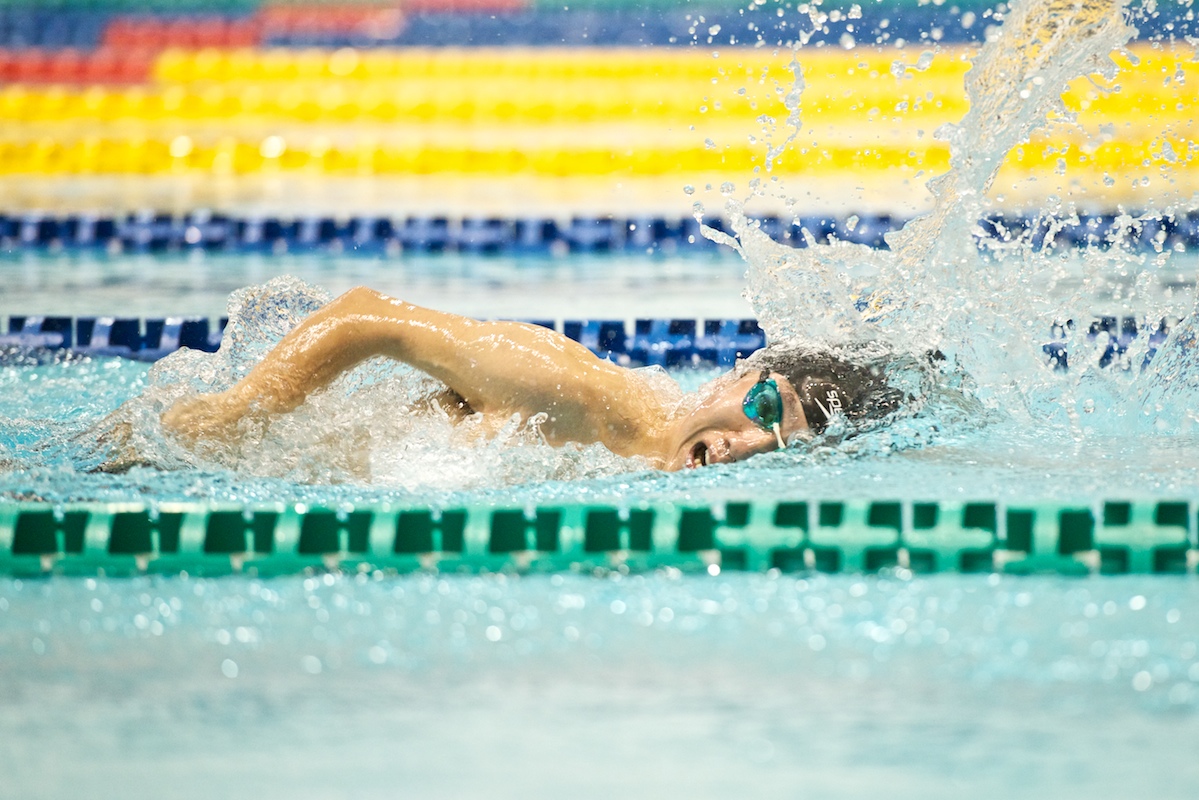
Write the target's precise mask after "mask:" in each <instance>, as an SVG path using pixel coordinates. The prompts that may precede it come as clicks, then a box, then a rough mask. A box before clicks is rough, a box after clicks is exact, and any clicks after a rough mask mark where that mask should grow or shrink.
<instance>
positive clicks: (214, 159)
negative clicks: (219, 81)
mask: <svg viewBox="0 0 1199 800" xmlns="http://www.w3.org/2000/svg"><path fill="white" fill-rule="evenodd" d="M542 135H543V140H542V141H539V142H536V143H534V144H532V145H530V146H528V147H526V148H521V147H519V146H516V145H514V144H511V143H509V144H504V143H500V144H498V145H496V144H492V145H491V146H487V145H486V144H484V143H480V144H478V145H476V144H473V143H458V142H453V141H450V142H446V141H444V140H438V139H433V138H431V137H425V136H420V137H416V138H409V140H408V141H405V142H402V143H394V144H393V143H379V142H377V141H376V140H374V139H373V137H372V138H370V139H366V138H363V139H360V140H359V141H356V142H353V143H350V144H347V145H337V144H333V143H332V142H331V141H330V139H329V138H328V137H325V136H314V137H307V138H305V139H301V140H299V141H297V140H291V141H290V142H289V141H286V140H283V139H282V137H279V136H269V137H266V138H262V139H260V138H257V137H254V138H249V139H248V140H247V139H240V138H237V137H235V136H230V135H228V134H221V135H219V136H217V137H213V138H214V139H215V141H211V140H210V141H209V142H197V141H195V140H193V139H192V138H191V137H187V136H176V137H173V138H171V139H159V138H147V137H146V136H144V135H134V136H131V137H129V138H127V139H113V138H108V137H104V138H100V137H98V136H90V137H87V138H82V139H80V138H70V139H67V138H61V139H54V138H49V137H42V138H37V139H32V140H31V139H29V138H28V137H27V136H20V137H19V138H9V137H3V136H0V176H4V175H93V174H128V175H185V174H191V175H210V176H229V175H248V174H262V173H307V174H323V175H337V176H372V175H374V176H396V177H399V176H405V175H409V176H425V175H434V174H451V175H462V176H476V175H478V176H496V177H499V176H512V175H528V176H539V177H557V176H572V175H573V176H605V175H629V176H660V175H680V174H696V173H705V172H707V173H710V172H725V173H730V174H750V173H752V172H753V171H754V169H755V168H758V169H760V168H762V167H763V165H764V164H765V153H764V152H762V148H760V147H755V146H753V145H752V144H750V143H738V144H729V145H724V146H721V147H719V148H708V147H703V146H696V145H694V144H692V143H690V142H688V141H686V140H682V141H675V142H670V143H659V142H655V143H652V144H648V145H645V146H641V147H638V148H636V149H632V148H628V147H623V146H620V145H615V144H609V143H598V144H596V145H592V146H588V145H573V146H572V145H571V144H570V143H569V140H570V138H571V136H570V133H569V132H563V134H562V135H560V136H559V135H555V134H554V132H549V134H548V135H545V134H544V132H543V134H542ZM1053 144H1056V142H1052V141H1049V140H1044V139H1042V140H1040V141H1038V142H1035V143H1034V144H1033V145H1032V146H1028V147H1024V148H1021V149H1019V150H1017V151H1016V152H1014V153H1013V154H1012V155H1011V156H1009V158H1008V160H1007V162H1006V169H1007V171H1006V172H1005V173H1004V175H1005V176H1006V177H1009V178H1013V179H1015V178H1017V177H1019V176H1021V175H1037V174H1043V173H1044V172H1045V171H1047V170H1048V171H1053V170H1055V169H1063V168H1067V167H1068V168H1070V169H1071V170H1072V174H1075V175H1077V174H1079V173H1080V171H1083V172H1090V173H1091V174H1095V173H1103V174H1106V173H1116V174H1120V173H1124V172H1131V171H1134V170H1140V169H1141V168H1142V166H1143V165H1145V164H1147V163H1148V164H1153V163H1157V164H1159V165H1163V164H1165V163H1166V159H1165V158H1164V157H1163V156H1161V154H1160V153H1158V152H1155V151H1154V150H1153V149H1152V147H1153V145H1154V144H1156V145H1158V146H1160V142H1156V143H1145V144H1142V145H1138V144H1133V143H1125V142H1112V143H1107V144H1103V145H1100V146H1099V147H1097V148H1096V149H1094V150H1093V151H1090V152H1085V151H1082V150H1080V149H1077V148H1074V149H1072V150H1070V151H1069V152H1066V153H1061V152H1059V151H1058V150H1057V148H1056V147H1054V146H1052V145H1053ZM1181 146H1182V145H1180V147H1181ZM1184 153H1185V151H1184ZM1192 158H1193V156H1190V155H1184V157H1183V160H1182V163H1183V164H1187V163H1189V162H1190V161H1191V160H1192ZM1177 162H1178V159H1177V158H1176V159H1173V163H1177ZM948 165H949V150H948V147H947V146H946V145H944V144H940V143H938V144H933V145H931V146H928V147H925V148H922V149H920V150H916V149H913V148H912V147H911V146H906V145H899V146H877V145H875V146H870V147H859V146H856V145H853V144H848V145H842V146H829V147H819V148H815V149H812V150H808V149H806V148H801V147H798V146H791V147H788V148H787V149H786V150H785V151H784V152H783V153H782V155H780V156H779V157H778V158H777V159H776V160H775V161H774V166H773V172H774V174H776V175H799V176H804V175H830V174H836V173H838V172H841V171H845V170H852V171H854V172H855V173H858V174H861V173H867V172H870V173H878V172H884V173H886V172H892V171H896V170H899V171H901V174H904V175H913V174H915V173H916V172H918V171H928V170H932V171H943V170H944V169H945V168H946V167H948Z"/></svg>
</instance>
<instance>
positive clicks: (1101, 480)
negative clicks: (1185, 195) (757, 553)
mask: <svg viewBox="0 0 1199 800" xmlns="http://www.w3.org/2000/svg"><path fill="white" fill-rule="evenodd" d="M1085 267H1086V264H1085V262H1081V261H1080V262H1079V263H1077V264H1076V265H1075V267H1074V269H1075V271H1076V274H1077V277H1075V278H1071V277H1070V276H1069V275H1067V276H1066V277H1064V278H1061V279H1060V280H1059V285H1058V286H1057V288H1056V291H1058V292H1059V293H1061V294H1063V295H1069V294H1071V293H1073V294H1082V296H1083V300H1082V301H1081V304H1083V305H1085V306H1086V307H1088V308H1093V309H1095V314H1105V313H1106V314H1117V315H1119V314H1124V313H1133V312H1135V311H1136V310H1137V306H1138V304H1142V306H1143V305H1144V304H1150V305H1153V306H1154V307H1155V308H1159V309H1160V308H1163V307H1164V308H1167V309H1169V308H1174V309H1185V308H1187V307H1188V306H1189V305H1190V303H1191V302H1192V298H1191V291H1192V290H1191V287H1192V286H1193V279H1194V273H1195V262H1194V258H1193V256H1186V255H1179V256H1176V257H1174V258H1172V259H1171V260H1170V261H1169V262H1167V263H1166V264H1165V266H1164V267H1163V268H1161V269H1159V270H1157V272H1156V273H1155V275H1154V283H1153V286H1152V291H1148V290H1146V289H1144V288H1142V294H1141V296H1138V297H1134V298H1132V299H1129V298H1128V297H1127V291H1126V290H1124V289H1122V287H1124V286H1125V283H1124V282H1122V281H1125V282H1126V279H1122V278H1121V277H1120V276H1118V275H1117V276H1113V277H1112V278H1111V279H1110V280H1108V281H1106V282H1096V283H1094V285H1093V286H1090V287H1089V288H1088V287H1083V284H1084V278H1085ZM742 269H743V267H742V265H741V264H740V263H739V261H737V260H735V259H731V258H727V257H725V258H722V257H718V256H717V257H711V258H708V259H699V260H675V261H671V260H660V259H648V258H623V257H621V258H596V257H584V258H570V259H561V260H551V259H529V260H524V261H522V260H494V259H478V258H476V259H465V258H459V257H446V258H441V259H438V258H426V259H411V260H410V259H404V260H399V261H385V260H377V261H372V260H366V259H363V260H358V261H356V260H354V259H346V258H330V257H319V256H309V257H299V256H297V257H288V258H284V259H277V260H271V259H266V260H263V259H256V258H234V257H205V258H194V257H189V256H187V255H182V254H181V255H174V256H156V257H127V258H116V259H108V258H103V257H97V256H89V257H77V256H66V255H63V256H50V257H39V258H37V259H30V260H28V261H21V260H9V261H5V262H0V270H3V271H4V274H3V278H4V280H5V285H6V291H5V294H4V296H3V301H2V303H0V313H4V314H13V313H31V312H54V313H77V314H84V313H91V314H97V313H112V312H114V311H116V312H117V313H128V314H153V313H157V314H168V313H201V314H208V315H213V316H215V315H219V314H220V313H222V312H223V310H224V306H225V302H226V300H227V297H228V296H227V291H229V290H230V289H231V288H233V287H241V286H245V285H247V284H249V283H252V282H255V281H263V280H266V279H269V278H271V277H274V276H275V275H278V274H283V273H295V274H298V275H299V276H301V277H303V278H305V279H307V280H309V281H312V282H323V283H324V285H325V288H326V289H329V290H331V291H332V292H337V291H341V290H343V289H344V288H347V287H348V286H351V285H355V284H358V283H366V284H368V285H372V286H377V287H380V288H382V289H383V290H384V291H389V292H392V293H394V294H396V295H398V296H403V297H410V298H413V299H414V300H417V301H420V302H424V303H427V304H429V305H432V306H435V307H441V308H450V309H452V310H456V311H460V312H462V313H474V314H480V315H488V316H492V315H493V316H512V317H525V318H546V317H548V318H556V319H563V318H568V317H572V316H576V317H578V316H590V317H615V318H637V317H674V316H690V317H692V318H694V317H696V316H705V315H707V316H712V317H723V318H730V317H732V318H736V317H742V316H747V315H748V313H749V312H748V310H747V304H746V302H745V300H744V299H743V298H742V297H741V296H740V294H739V292H740V289H739V287H740V281H741V280H742V278H741V271H742ZM59 281H61V282H62V285H63V286H65V287H68V289H69V290H68V291H63V290H60V289H59V288H58V285H59V284H58V282H59ZM1080 287H1083V288H1085V291H1086V292H1089V294H1084V293H1083V288H1080ZM493 305H494V306H496V307H498V308H499V309H501V310H500V311H499V312H496V313H494V314H485V310H486V309H487V308H488V307H490V306H493ZM64 306H65V307H64ZM155 309H157V310H155ZM1047 329H1048V324H1047V323H1042V322H1041V321H1036V324H1035V325H1033V326H1030V330H1029V332H1028V335H1029V338H1030V341H1029V343H1028V349H1029V350H1030V351H1033V352H1036V351H1038V350H1039V343H1040V342H1041V341H1045V340H1047V339H1048V330H1047ZM1037 337H1039V338H1037ZM1075 346H1076V347H1078V348H1085V347H1087V346H1089V347H1090V348H1091V351H1092V355H1094V351H1095V348H1096V347H1099V345H1096V344H1093V343H1092V344H1090V345H1087V343H1085V342H1081V341H1080V342H1076V343H1075ZM1084 352H1085V350H1084ZM39 360H40V361H41V362H42V363H35V362H38V361H39ZM1080 360H1081V359H1080ZM1083 363H1084V365H1085V362H1083ZM149 370H150V367H149V366H148V365H145V364H139V363H134V362H129V361H124V360H121V359H104V358H80V357H77V356H65V355H62V354H57V355H56V354H45V353H43V354H41V355H40V356H38V355H37V354H20V353H9V354H8V355H7V356H6V358H5V360H4V361H3V366H0V465H2V467H0V497H6V498H10V499H13V498H27V499H38V498H41V499H46V500H51V501H71V500H114V501H120V500H136V501H139V502H141V501H145V500H150V501H151V502H153V501H159V500H205V499H211V500H220V501H234V502H243V501H244V502H258V501H263V500H276V499H278V500H283V501H296V502H314V501H315V502H329V503H337V502H352V503H361V502H384V501H386V502H393V503H399V504H403V503H417V504H421V505H425V504H433V505H459V504H464V503H465V504H473V503H484V504H490V503H502V504H526V503H533V504H535V503H561V502H616V503H637V502H640V501H656V500H671V499H683V500H696V499H697V500H719V499H722V498H725V497H729V498H739V499H743V498H744V496H745V494H746V492H747V490H748V491H750V492H751V493H752V494H753V496H754V497H755V498H757V499H762V500H769V499H772V498H783V497H818V498H836V499H840V498H859V497H869V498H878V497H884V498H911V499H927V500H937V499H953V500H962V499H983V500H1011V499H1017V498H1018V499H1020V500H1021V501H1028V500H1060V501H1068V502H1080V503H1087V502H1091V501H1098V500H1110V499H1120V500H1135V499H1143V498H1181V497H1188V496H1190V495H1191V493H1192V492H1193V489H1194V487H1195V486H1196V485H1199V466H1197V464H1199V461H1197V460H1196V459H1194V458H1193V454H1194V452H1196V449H1195V448H1196V445H1197V444H1199V441H1197V440H1196V437H1195V435H1194V434H1190V433H1187V434H1177V435H1170V436H1165V435H1154V434H1152V433H1151V432H1146V430H1145V429H1144V427H1143V426H1138V425H1131V424H1125V423H1124V422H1122V421H1121V420H1120V419H1119V418H1115V419H1111V418H1104V417H1103V415H1102V414H1095V415H1093V417H1094V418H1095V421H1094V422H1092V418H1091V417H1090V416H1088V415H1087V414H1085V413H1078V414H1077V416H1076V417H1075V418H1074V419H1052V418H1051V419H1043V420H1039V421H1035V422H1034V421H1031V420H1030V417H1029V415H1028V412H1027V411H1026V410H1025V409H1015V410H1013V411H1012V412H1011V413H1006V414H1005V413H993V412H992V411H985V412H979V411H977V410H970V411H969V412H968V413H965V412H962V411H961V410H960V409H957V408H954V407H953V406H952V404H950V405H942V406H941V407H939V408H934V409H933V410H932V411H931V412H930V413H926V414H925V415H923V416H922V417H920V418H918V419H916V420H914V421H912V422H910V424H906V425H901V426H897V428H896V429H894V430H889V431H885V432H881V433H879V434H877V435H872V436H866V437H862V439H861V440H859V441H858V442H856V443H853V444H851V445H849V446H842V447H839V448H822V449H816V450H808V451H802V452H798V451H797V452H787V453H776V454H771V455H767V456H760V457H757V458H755V459H752V460H750V461H747V462H744V463H741V464H734V465H726V466H716V467H711V468H708V469H706V470H703V471H701V472H700V473H695V474H687V475H668V474H663V473H659V472H656V471H652V470H647V469H645V468H644V467H643V466H642V465H639V464H638V463H636V462H626V461H621V460H617V459H614V458H611V457H609V456H606V455H605V454H603V453H602V452H600V451H598V450H597V449H591V450H587V451H572V452H569V453H567V454H566V455H563V454H562V453H560V452H558V451H553V450H551V449H549V448H543V447H538V446H536V444H535V443H532V444H531V443H529V442H528V441H526V440H522V439H520V438H519V437H517V438H515V439H511V440H509V441H508V442H507V444H508V445H512V446H505V447H491V448H489V447H486V446H483V445H471V446H469V447H466V448H461V447H459V448H457V449H455V448H449V449H444V448H443V447H442V445H443V444H444V440H443V439H439V438H437V437H438V436H439V435H440V434H439V433H438V432H437V431H436V430H434V431H433V432H432V433H430V432H429V431H428V430H425V429H419V428H405V427H402V426H400V427H394V426H395V425H398V423H397V421H396V420H397V419H398V418H399V417H402V415H401V414H398V413H397V412H396V411H395V403H394V400H395V397H396V396H400V395H402V394H403V393H404V392H408V391H411V387H412V385H411V382H410V381H409V379H408V378H403V377H402V376H401V377H398V378H395V380H396V381H398V383H395V384H394V386H395V391H396V392H397V393H399V394H396V395H393V394H388V393H387V391H383V392H382V393H379V392H376V393H375V395H370V394H369V393H365V397H364V398H360V399H359V400H357V401H354V402H343V401H342V398H341V397H340V396H335V397H333V398H331V399H330V400H329V402H327V403H326V404H325V405H323V406H319V405H318V407H317V408H315V409H314V410H313V412H312V413H311V414H309V415H308V416H307V417H304V416H303V415H300V416H299V418H298V421H297V422H296V423H295V425H293V426H292V427H290V428H287V429H286V432H285V433H286V435H283V434H281V437H282V438H281V439H280V441H278V442H277V443H276V444H277V450H275V451H272V452H271V456H272V458H271V459H270V461H269V463H258V462H256V463H243V464H241V465H240V468H230V467H229V466H228V465H224V466H223V465H221V464H214V463H205V462H192V461H188V460H187V458H188V456H187V454H179V453H178V452H176V451H165V452H159V456H160V457H161V459H162V466H166V467H168V468H166V469H157V468H142V467H137V468H134V469H132V470H131V471H129V472H127V473H125V474H118V475H110V474H105V473H101V472H96V471H95V468H96V467H97V466H98V465H99V464H100V463H101V461H102V460H103V458H102V456H103V453H102V452H100V451H98V450H97V447H96V437H97V435H98V431H99V430H100V429H102V427H103V426H102V424H101V421H102V420H103V419H104V417H105V416H106V415H107V414H108V413H109V412H111V411H113V410H114V409H116V408H118V407H119V406H120V405H121V404H122V403H123V402H125V401H126V400H128V399H130V398H133V397H137V396H139V395H140V394H142V393H143V392H144V391H145V389H146V387H147V385H148V382H149V377H148V375H149ZM1075 372H1076V373H1077V374H1081V375H1083V376H1084V377H1086V378H1087V379H1088V380H1090V381H1092V384H1091V386H1090V387H1089V388H1088V387H1087V386H1085V385H1084V386H1083V389H1085V390H1086V391H1087V394H1085V395H1084V397H1091V398H1098V402H1099V406H1100V408H1099V410H1100V411H1103V410H1104V409H1103V405H1104V404H1105V403H1108V404H1110V403H1111V402H1113V401H1112V399H1111V398H1112V393H1113V392H1118V391H1120V387H1121V383H1120V381H1121V380H1125V379H1124V378H1123V377H1121V374H1120V373H1119V372H1118V371H1117V370H1107V371H1100V370H1098V369H1096V368H1093V367H1091V368H1090V369H1078V370H1076V371H1075ZM715 374H717V373H716V372H715V371H714V370H684V371H679V372H676V373H675V375H674V377H675V378H676V379H677V380H678V382H679V383H680V384H681V385H682V387H683V388H693V387H695V386H697V385H699V384H700V383H702V382H703V381H704V380H707V379H709V378H711V377H713V376H714V375H715ZM1046 376H1048V378H1047V377H1046ZM393 377H394V376H393ZM1033 377H1034V378H1036V379H1038V380H1040V379H1053V376H1052V374H1051V373H1050V372H1049V371H1048V370H1047V369H1041V372H1038V373H1036V374H1034V375H1033ZM1109 377H1114V378H1115V379H1116V380H1115V381H1114V383H1113V382H1110V381H1109V383H1108V384H1103V383H1100V380H1101V379H1107V378H1109ZM389 379H390V378H389ZM1054 386H1055V384H1052V383H1049V384H1047V387H1048V388H1046V389H1045V390H1044V391H1043V394H1044V395H1045V396H1046V401H1045V402H1047V403H1053V402H1055V401H1056V397H1055V395H1054V394H1053V391H1054V389H1053V387H1054ZM350 388H351V389H352V388H353V387H350ZM1068 388H1075V387H1074V386H1073V385H1068ZM358 394H360V395H361V394H364V393H362V392H359V393H358ZM1080 402H1081V401H1080ZM367 419H369V420H371V423H370V426H371V428H372V430H373V431H374V433H375V438H374V440H373V441H372V443H371V445H370V446H371V448H373V452H375V454H376V456H375V460H374V463H373V465H372V471H371V473H370V474H369V475H365V476H363V475H354V474H351V473H347V472H346V471H345V470H344V469H341V467H340V466H339V465H340V464H342V463H343V462H344V461H345V459H344V455H345V451H344V450H339V449H338V448H336V447H324V449H322V448H321V447H318V446H315V445H314V446H313V447H312V448H310V449H309V450H308V451H306V452H307V455H306V458H305V459H297V458H296V457H295V456H294V453H295V451H296V449H297V448H296V447H295V446H294V445H293V443H294V442H296V441H315V440H316V439H318V438H319V437H318V435H317V434H316V433H313V432H312V431H314V430H319V429H320V426H322V425H330V426H332V427H331V428H330V429H329V430H332V431H334V432H337V433H338V434H339V435H341V436H342V437H343V438H345V440H346V441H355V440H354V438H353V436H354V435H355V432H356V431H359V430H360V429H361V428H362V426H363V425H364V424H365V423H363V420H367ZM329 420H332V422H330V421H329ZM385 423H386V424H385ZM387 425H393V427H391V428H388V427H387ZM388 436H392V437H393V438H391V439H389V438H388ZM288 437H291V438H288ZM305 437H307V439H306V438H305ZM421 437H424V439H422V438H421ZM160 438H161V437H160ZM413 439H415V440H417V441H423V442H425V444H426V445H427V447H426V449H425V450H421V449H420V448H416V449H414V448H413V447H412V446H410V443H411V441H412V440H413ZM418 456H419V458H418ZM172 459H175V460H172ZM263 461H266V459H265V458H264V459H263ZM234 466H235V467H236V466H238V465H234Z"/></svg>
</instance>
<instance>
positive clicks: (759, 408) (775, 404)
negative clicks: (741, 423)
mask: <svg viewBox="0 0 1199 800" xmlns="http://www.w3.org/2000/svg"><path fill="white" fill-rule="evenodd" d="M741 409H742V410H743V411H744V412H745V416H747V417H749V419H750V421H751V422H753V423H754V424H755V425H757V426H758V427H760V428H762V429H763V430H768V431H769V430H774V426H775V425H778V424H779V423H781V422H782V421H783V396H782V395H781V394H779V386H778V384H777V383H775V382H774V381H772V380H760V381H758V382H757V383H755V384H754V385H753V388H752V389H750V390H749V392H747V393H746V395H745V399H744V400H742V401H741Z"/></svg>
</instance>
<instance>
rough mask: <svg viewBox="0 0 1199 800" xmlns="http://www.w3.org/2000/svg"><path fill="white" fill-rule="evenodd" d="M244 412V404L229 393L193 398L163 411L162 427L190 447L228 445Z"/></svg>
mask: <svg viewBox="0 0 1199 800" xmlns="http://www.w3.org/2000/svg"><path fill="white" fill-rule="evenodd" d="M246 412H247V404H246V403H245V402H244V401H243V400H241V399H240V398H239V397H238V396H237V395H235V394H233V393H232V392H219V393H217V394H198V395H192V396H191V397H184V398H182V399H180V400H178V401H176V403H175V404H174V405H173V406H171V407H170V408H168V409H167V410H166V411H165V412H163V415H162V427H163V428H164V429H165V430H166V431H168V432H169V433H172V434H174V435H175V436H176V437H177V438H179V439H181V440H183V441H184V442H187V443H189V444H194V443H196V442H198V441H218V442H230V441H232V440H233V439H234V438H236V437H237V427H238V423H239V422H240V421H241V420H242V418H244V417H245V416H246Z"/></svg>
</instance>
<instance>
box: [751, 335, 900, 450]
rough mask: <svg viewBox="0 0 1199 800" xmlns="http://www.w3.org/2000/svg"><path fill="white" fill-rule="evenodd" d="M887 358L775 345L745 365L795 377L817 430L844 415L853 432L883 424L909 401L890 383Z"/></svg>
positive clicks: (793, 380)
mask: <svg viewBox="0 0 1199 800" xmlns="http://www.w3.org/2000/svg"><path fill="white" fill-rule="evenodd" d="M885 363H886V362H885V360H884V359H881V358H879V357H878V356H877V355H876V356H873V357H866V356H865V355H862V356H861V360H860V361H859V360H858V359H857V358H855V360H854V361H850V360H848V358H847V357H841V356H838V355H834V354H833V353H829V352H821V351H816V350H810V349H806V348H802V347H794V346H782V345H770V346H768V347H766V348H765V349H763V350H759V351H758V352H756V353H754V354H753V355H752V356H750V357H749V359H747V361H746V366H747V367H751V368H752V369H755V370H767V371H769V372H777V373H778V374H779V375H782V376H783V377H784V378H786V379H787V380H788V381H790V383H791V385H792V386H793V387H794V388H795V391H796V393H797V394H798V395H799V401H800V404H801V405H802V406H803V410H804V416H805V417H807V420H808V428H809V429H810V430H811V431H812V432H813V433H816V434H820V433H823V432H824V430H825V429H826V428H827V427H828V426H829V424H830V423H831V422H832V421H833V420H834V419H836V418H838V417H841V418H842V419H843V420H844V422H845V424H846V426H847V434H848V433H856V432H860V431H862V430H865V429H867V428H871V427H875V426H876V425H877V424H881V423H882V422H884V421H885V420H886V419H887V418H888V417H890V416H891V415H892V414H894V413H895V412H896V411H898V410H899V409H900V408H901V407H902V406H903V405H904V403H905V402H907V401H908V400H910V398H909V397H908V396H907V394H906V393H905V392H903V391H901V390H899V389H897V388H895V387H894V386H892V385H890V384H889V383H888V381H887V376H886V372H885V370H884V365H885Z"/></svg>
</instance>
